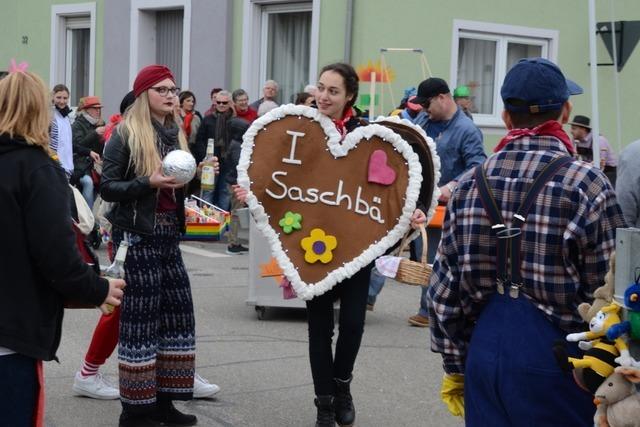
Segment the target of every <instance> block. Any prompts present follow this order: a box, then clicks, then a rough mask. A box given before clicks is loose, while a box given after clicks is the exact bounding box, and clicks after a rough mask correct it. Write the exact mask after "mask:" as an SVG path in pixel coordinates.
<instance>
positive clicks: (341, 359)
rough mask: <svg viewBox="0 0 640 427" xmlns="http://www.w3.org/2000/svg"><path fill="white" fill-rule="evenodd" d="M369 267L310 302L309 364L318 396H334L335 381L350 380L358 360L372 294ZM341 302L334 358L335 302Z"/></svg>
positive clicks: (308, 303)
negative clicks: (332, 344)
mask: <svg viewBox="0 0 640 427" xmlns="http://www.w3.org/2000/svg"><path fill="white" fill-rule="evenodd" d="M372 266H373V264H369V265H368V266H366V267H365V268H363V269H362V270H360V271H359V272H357V273H356V274H355V275H354V276H353V277H351V278H350V279H347V280H345V281H343V282H341V283H339V284H337V285H336V286H335V287H334V288H333V289H331V290H330V291H329V292H327V293H325V294H323V295H320V296H318V297H315V298H313V299H312V300H311V301H307V317H308V319H307V320H308V323H309V360H310V362H311V374H312V376H313V387H314V390H315V393H316V395H317V396H326V395H333V394H334V392H335V384H334V381H333V378H339V379H343V380H346V379H349V378H350V377H351V372H352V371H353V365H354V364H355V362H356V357H357V356H358V350H359V349H360V342H361V341H362V333H363V332H364V318H365V313H366V307H367V294H368V291H369V276H370V274H371V267H372ZM336 299H340V318H339V323H338V326H339V331H338V341H337V343H336V354H335V358H334V357H333V352H332V349H331V342H332V339H333V328H334V321H333V302H334V301H335V300H336Z"/></svg>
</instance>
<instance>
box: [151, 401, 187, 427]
mask: <svg viewBox="0 0 640 427" xmlns="http://www.w3.org/2000/svg"><path fill="white" fill-rule="evenodd" d="M151 418H152V419H153V420H154V421H157V422H160V423H162V425H163V426H175V427H181V426H194V425H196V424H197V423H198V419H197V418H196V416H195V415H189V414H183V413H182V412H180V411H178V409H176V407H175V406H173V402H172V401H171V399H167V398H161V397H158V403H157V409H156V412H155V413H154V414H153V415H152V417H151Z"/></svg>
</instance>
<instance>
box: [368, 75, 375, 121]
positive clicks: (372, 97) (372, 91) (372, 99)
mask: <svg viewBox="0 0 640 427" xmlns="http://www.w3.org/2000/svg"><path fill="white" fill-rule="evenodd" d="M370 76H371V87H370V89H369V93H370V95H369V96H370V98H369V121H370V122H372V121H373V119H374V118H375V114H374V111H373V110H374V109H375V104H376V72H375V71H372V72H371V74H370Z"/></svg>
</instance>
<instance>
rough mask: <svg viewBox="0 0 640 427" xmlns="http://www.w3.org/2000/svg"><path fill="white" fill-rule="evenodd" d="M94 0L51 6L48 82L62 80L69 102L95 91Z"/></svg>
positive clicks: (75, 103) (75, 101)
mask: <svg viewBox="0 0 640 427" xmlns="http://www.w3.org/2000/svg"><path fill="white" fill-rule="evenodd" d="M94 73H95V3H78V4H70V5H55V6H52V13H51V68H50V85H51V87H53V86H54V85H56V84H58V83H64V84H65V85H66V86H67V87H68V88H69V90H70V92H71V93H70V99H69V103H70V104H71V105H72V106H75V105H77V104H78V100H79V99H80V98H81V97H83V96H87V95H93V94H94V79H95V75H94Z"/></svg>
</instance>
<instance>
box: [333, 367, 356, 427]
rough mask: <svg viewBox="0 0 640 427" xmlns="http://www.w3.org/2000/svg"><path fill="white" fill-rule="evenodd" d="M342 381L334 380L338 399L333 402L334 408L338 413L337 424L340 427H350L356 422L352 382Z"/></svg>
mask: <svg viewBox="0 0 640 427" xmlns="http://www.w3.org/2000/svg"><path fill="white" fill-rule="evenodd" d="M352 379H353V377H349V379H348V380H341V379H339V378H334V381H335V382H336V398H335V399H334V401H333V407H334V408H335V411H336V422H337V423H338V425H339V426H340V427H350V426H352V425H353V423H354V421H355V420H356V408H354V406H353V398H352V397H351V389H350V385H351V380H352Z"/></svg>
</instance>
